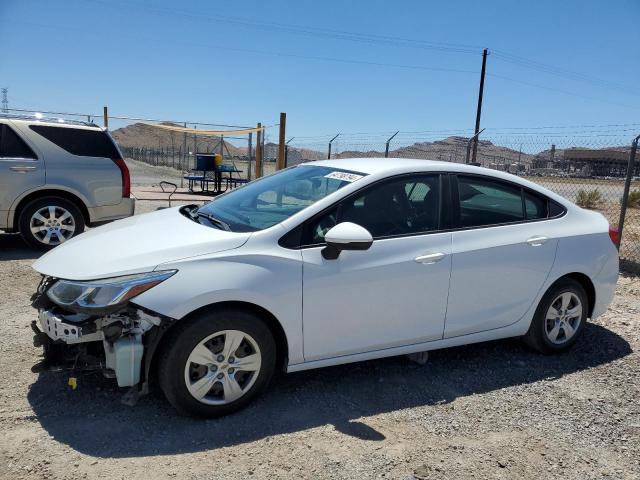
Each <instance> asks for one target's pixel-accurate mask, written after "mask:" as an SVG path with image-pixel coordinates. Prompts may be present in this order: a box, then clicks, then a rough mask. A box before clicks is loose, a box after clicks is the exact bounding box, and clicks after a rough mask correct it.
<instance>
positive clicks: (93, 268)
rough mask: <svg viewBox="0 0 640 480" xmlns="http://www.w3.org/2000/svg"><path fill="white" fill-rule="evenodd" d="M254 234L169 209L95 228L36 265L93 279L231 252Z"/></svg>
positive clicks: (53, 273) (46, 271) (44, 270)
mask: <svg viewBox="0 0 640 480" xmlns="http://www.w3.org/2000/svg"><path fill="white" fill-rule="evenodd" d="M250 235H251V234H250V233H234V232H226V231H224V230H218V229H216V228H212V227H208V226H205V225H201V224H199V223H196V222H194V221H193V220H191V219H189V218H187V217H185V216H184V215H182V214H181V213H180V211H179V207H176V208H167V209H164V210H158V211H156V212H152V213H147V214H144V215H136V216H134V217H129V218H126V219H124V220H118V221H116V222H113V223H109V224H107V225H104V226H101V227H98V228H92V229H91V230H88V231H86V232H85V233H83V234H81V235H78V236H77V237H74V238H72V239H71V240H69V241H68V242H65V243H63V244H62V245H59V246H57V247H56V248H54V249H53V250H51V251H49V252H48V253H46V254H45V255H43V256H42V257H40V258H39V259H38V260H36V262H35V263H34V264H33V268H34V269H35V270H36V271H38V272H39V273H42V274H44V275H50V276H52V277H56V278H64V279H68V280H94V279H98V278H108V277H115V276H119V275H128V274H134V273H143V272H149V271H151V270H153V269H154V268H155V267H156V266H158V265H159V264H161V263H165V262H170V261H174V260H179V259H182V258H187V257H194V256H198V255H205V254H210V253H216V252H221V251H224V250H231V249H234V248H238V247H240V246H242V245H243V244H244V243H245V242H246V241H247V240H248V238H249V236H250Z"/></svg>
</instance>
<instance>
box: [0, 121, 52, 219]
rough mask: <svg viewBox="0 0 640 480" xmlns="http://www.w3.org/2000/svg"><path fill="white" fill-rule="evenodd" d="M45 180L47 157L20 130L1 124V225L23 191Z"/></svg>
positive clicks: (42, 183) (41, 183)
mask: <svg viewBox="0 0 640 480" xmlns="http://www.w3.org/2000/svg"><path fill="white" fill-rule="evenodd" d="M44 183H45V169H44V161H43V160H42V159H38V157H37V156H36V154H35V153H34V151H33V150H32V149H31V147H29V146H28V145H27V144H26V142H25V141H24V140H23V139H22V138H21V137H20V136H19V135H18V133H16V130H14V129H13V128H12V127H11V126H10V125H8V124H6V123H2V124H0V216H1V217H0V218H1V220H0V225H2V224H4V223H5V222H7V216H8V214H9V210H10V208H11V205H13V203H14V202H15V200H16V199H17V198H18V197H19V196H20V195H22V194H23V193H24V192H26V191H28V190H31V189H33V188H35V187H38V186H40V185H44ZM14 227H15V225H14Z"/></svg>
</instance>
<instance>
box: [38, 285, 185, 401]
mask: <svg viewBox="0 0 640 480" xmlns="http://www.w3.org/2000/svg"><path fill="white" fill-rule="evenodd" d="M55 281H56V279H54V278H51V277H46V276H45V277H43V279H42V281H41V283H40V286H39V287H38V291H37V292H36V293H35V294H34V295H33V296H32V298H31V300H32V306H33V307H34V308H36V309H38V319H37V320H34V321H33V322H32V323H31V328H32V329H33V331H34V337H33V344H34V346H36V347H43V349H44V362H43V363H44V366H45V367H47V368H53V369H69V370H75V371H100V372H102V373H103V375H104V376H105V377H107V378H115V379H116V381H117V383H118V386H119V387H131V388H130V390H129V392H128V393H127V398H125V399H123V400H125V403H135V400H136V399H137V397H138V396H139V395H140V394H146V393H147V391H148V379H149V370H150V366H151V358H152V357H153V354H154V352H155V350H156V347H157V346H158V344H159V340H160V338H161V337H162V335H163V334H164V332H165V331H166V330H167V328H168V327H169V326H170V325H171V324H172V323H173V319H170V318H168V317H164V316H162V315H159V314H156V313H154V312H150V311H148V310H146V309H143V308H141V307H139V306H136V305H134V304H133V303H131V302H126V303H125V304H124V305H121V306H119V307H117V308H109V309H106V310H103V311H100V310H97V311H95V312H91V313H80V312H74V311H71V310H70V309H66V308H64V307H62V306H60V305H57V304H56V303H54V302H53V301H52V300H51V299H50V298H49V296H48V295H47V291H48V290H49V289H50V288H51V286H52V285H53V284H54V283H55Z"/></svg>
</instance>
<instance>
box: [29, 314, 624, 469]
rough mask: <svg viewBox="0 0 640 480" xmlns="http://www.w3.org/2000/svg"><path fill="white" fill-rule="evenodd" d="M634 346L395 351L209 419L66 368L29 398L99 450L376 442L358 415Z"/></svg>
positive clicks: (617, 341) (599, 343)
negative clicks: (337, 437)
mask: <svg viewBox="0 0 640 480" xmlns="http://www.w3.org/2000/svg"><path fill="white" fill-rule="evenodd" d="M631 351H632V350H631V347H630V345H629V344H628V343H627V342H626V341H625V340H624V339H623V338H622V337H620V336H619V335H617V334H615V333H613V332H611V331H610V330H608V329H606V328H604V327H602V326H599V325H595V324H588V325H587V326H586V328H585V331H584V336H583V338H581V341H580V342H579V344H577V345H576V346H575V348H573V349H572V350H571V351H570V352H569V353H565V354H561V355H555V356H543V355H539V354H537V353H534V352H532V351H530V350H528V349H527V348H526V347H525V346H524V345H523V344H522V343H521V342H519V341H517V340H515V339H510V340H500V341H494V342H486V343H481V344H476V345H469V346H465V347H457V348H449V349H444V350H438V351H435V352H431V356H430V359H429V362H428V363H427V364H426V365H425V366H419V365H417V364H414V363H411V362H410V361H408V360H407V359H406V358H405V357H394V358H388V359H382V360H374V361H368V362H363V363H356V364H349V365H342V366H337V367H330V368H324V369H319V370H311V371H307V372H299V373H295V374H290V375H281V376H279V377H278V378H276V379H275V381H274V382H273V383H272V385H271V387H270V389H269V390H268V391H267V392H266V393H265V394H264V395H263V396H262V397H261V398H259V399H257V400H256V401H255V402H254V403H253V404H251V405H250V406H249V407H247V408H246V409H244V410H242V411H240V412H238V413H235V414H233V415H229V416H226V417H222V418H218V419H209V420H202V419H193V418H188V417H181V416H178V415H177V414H176V413H175V412H174V411H173V409H172V408H171V407H170V406H169V405H168V403H167V402H166V400H165V399H164V397H163V396H162V394H161V393H159V392H157V391H154V392H152V393H151V394H150V395H149V396H147V397H143V398H142V399H141V400H140V401H139V403H138V404H137V405H136V406H135V407H126V406H124V405H122V404H121V403H120V401H119V399H120V395H118V393H119V390H118V389H117V388H116V387H114V386H113V384H114V382H113V381H108V380H106V379H103V378H102V377H101V376H99V375H98V374H91V375H87V376H83V377H82V378H79V379H78V388H77V389H76V390H71V389H70V388H69V387H68V386H67V380H68V374H64V373H61V372H58V373H55V372H45V373H41V374H39V378H38V379H37V381H36V382H35V383H34V384H33V385H32V386H31V387H30V390H29V393H28V400H29V402H30V404H31V406H32V408H33V411H34V412H35V415H36V418H37V421H39V422H40V424H41V425H42V427H43V428H44V429H45V430H46V431H47V433H49V434H50V435H51V436H52V437H53V438H54V439H55V440H57V441H59V442H61V443H64V444H66V445H68V446H70V447H71V448H73V449H75V450H76V451H78V452H81V453H84V454H88V455H93V456H96V457H138V456H149V455H170V454H177V453H185V452H196V451H204V450H213V449H217V448H220V447H228V446H233V445H238V444H243V443H246V442H252V441H256V440H261V439H267V438H268V437H271V436H273V435H279V434H285V433H292V432H299V431H303V430H308V429H311V428H315V427H320V426H325V425H333V426H334V428H335V429H336V430H338V431H340V432H342V433H344V434H345V435H349V436H352V437H355V438H359V439H363V440H369V441H379V440H383V439H384V438H385V437H384V435H383V434H382V433H380V432H378V431H377V430H375V429H373V428H372V427H370V426H368V425H366V424H365V423H363V422H359V421H358V419H360V418H362V417H367V416H371V415H376V414H380V413H384V412H391V411H397V410H401V409H406V408H414V407H423V406H430V405H436V404H443V403H448V402H451V401H453V400H455V399H456V398H460V397H466V396H469V395H473V394H481V393H485V392H490V391H494V390H498V389H502V388H508V387H512V386H516V385H522V384H530V383H533V382H537V381H540V380H543V379H544V380H545V381H553V380H555V379H558V378H561V377H562V376H563V375H567V374H571V373H575V372H580V371H582V370H587V369H590V368H593V367H595V366H598V365H602V364H606V363H609V362H612V361H614V360H616V359H619V358H622V357H624V356H626V355H629V354H630V353H631Z"/></svg>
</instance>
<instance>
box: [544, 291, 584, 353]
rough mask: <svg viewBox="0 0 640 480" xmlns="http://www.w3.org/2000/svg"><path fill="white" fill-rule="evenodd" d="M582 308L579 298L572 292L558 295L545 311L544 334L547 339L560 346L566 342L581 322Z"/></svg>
mask: <svg viewBox="0 0 640 480" xmlns="http://www.w3.org/2000/svg"><path fill="white" fill-rule="evenodd" d="M582 315H583V308H582V302H581V301H580V298H579V297H578V296H577V295H576V294H575V293H573V292H564V293H561V294H560V295H558V296H557V297H556V298H555V299H554V300H553V302H551V305H550V306H549V309H548V310H547V316H546V318H545V334H546V336H547V339H548V340H549V341H550V342H551V343H553V344H555V345H561V344H563V343H566V342H568V341H569V340H570V339H571V338H572V337H573V336H574V335H575V334H576V332H577V330H578V328H579V327H580V322H582Z"/></svg>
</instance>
